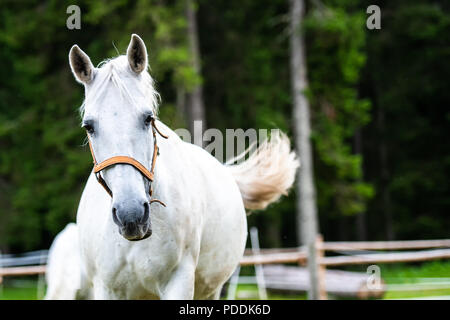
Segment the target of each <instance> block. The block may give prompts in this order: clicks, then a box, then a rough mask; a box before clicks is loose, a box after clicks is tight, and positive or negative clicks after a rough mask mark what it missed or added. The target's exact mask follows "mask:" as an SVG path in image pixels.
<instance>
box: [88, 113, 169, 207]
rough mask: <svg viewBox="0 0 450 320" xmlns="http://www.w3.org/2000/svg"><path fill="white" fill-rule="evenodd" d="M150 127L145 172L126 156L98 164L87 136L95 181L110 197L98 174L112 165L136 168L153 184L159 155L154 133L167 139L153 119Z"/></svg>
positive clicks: (143, 167)
mask: <svg viewBox="0 0 450 320" xmlns="http://www.w3.org/2000/svg"><path fill="white" fill-rule="evenodd" d="M151 126H152V133H153V156H152V167H151V169H150V170H147V168H146V167H145V166H144V165H143V164H142V163H140V162H139V161H137V160H136V159H133V158H131V157H128V156H115V157H111V158H108V159H106V160H104V161H102V162H100V163H97V160H96V159H95V154H94V149H93V148H92V144H91V140H90V139H89V136H88V141H89V149H90V150H91V154H92V159H93V162H94V174H95V177H96V178H97V181H98V182H99V183H100V184H101V185H102V187H103V188H104V189H105V190H106V192H107V193H108V194H109V195H110V196H111V197H112V191H111V189H110V188H109V187H108V185H107V183H106V181H105V179H103V177H102V176H101V174H100V172H101V171H102V170H105V169H106V168H108V167H111V166H113V165H116V164H128V165H131V166H133V167H134V168H136V169H137V170H138V171H139V172H140V173H141V174H142V175H143V176H145V177H146V178H147V179H148V180H149V181H150V182H153V179H154V171H155V164H156V158H157V157H158V155H159V148H158V145H157V143H156V133H158V134H159V135H160V136H161V137H163V138H164V139H167V138H168V136H166V135H164V134H162V133H161V131H159V130H158V128H157V127H156V124H155V119H152V121H151ZM152 193H153V190H152V186H151V185H150V190H149V194H150V197H151V196H152ZM153 202H157V203H159V204H161V205H163V206H164V207H165V206H166V205H165V203H164V202H162V201H160V200H158V199H151V200H150V204H151V203H153Z"/></svg>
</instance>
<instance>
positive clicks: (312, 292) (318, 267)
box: [307, 234, 327, 300]
mask: <svg viewBox="0 0 450 320" xmlns="http://www.w3.org/2000/svg"><path fill="white" fill-rule="evenodd" d="M311 240H312V241H310V243H308V245H307V250H308V251H307V253H308V259H307V266H308V274H309V290H308V299H309V300H326V299H327V291H326V287H325V272H326V269H325V265H323V264H322V258H323V256H324V251H323V237H322V235H320V234H318V235H317V236H316V237H315V239H311Z"/></svg>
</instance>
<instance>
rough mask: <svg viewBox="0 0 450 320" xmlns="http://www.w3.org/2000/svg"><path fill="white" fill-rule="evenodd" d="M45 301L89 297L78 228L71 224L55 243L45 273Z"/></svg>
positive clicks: (56, 238)
mask: <svg viewBox="0 0 450 320" xmlns="http://www.w3.org/2000/svg"><path fill="white" fill-rule="evenodd" d="M45 278H46V282H47V292H46V294H45V298H44V299H45V300H72V299H80V298H88V297H89V291H88V290H89V289H88V287H87V286H86V285H83V282H84V280H85V278H84V276H83V272H82V268H81V261H80V246H79V241H78V228H77V225H76V224H75V223H69V224H68V225H67V226H66V227H65V228H64V229H63V230H62V231H61V232H60V233H59V234H58V235H57V236H56V237H55V240H54V241H53V243H52V245H51V247H50V250H49V253H48V259H47V270H46V273H45Z"/></svg>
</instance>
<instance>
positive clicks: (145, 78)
mask: <svg viewBox="0 0 450 320" xmlns="http://www.w3.org/2000/svg"><path fill="white" fill-rule="evenodd" d="M132 72H133V71H132V70H131V69H130V67H129V64H128V59H127V57H126V56H125V55H122V56H119V57H116V58H113V59H106V60H104V61H102V62H100V63H99V64H98V66H97V68H96V70H95V75H94V81H93V83H92V85H91V87H90V88H89V90H86V95H85V99H84V101H83V103H82V105H81V106H80V114H81V117H83V115H84V112H85V107H86V105H87V104H95V103H97V101H98V100H99V99H100V98H101V97H102V94H103V92H105V90H106V88H107V87H108V86H109V85H110V84H112V85H114V86H115V87H116V88H117V89H118V90H119V93H120V94H121V96H122V97H123V98H124V99H126V100H128V102H129V103H131V104H132V105H134V106H135V108H136V109H137V110H140V109H142V106H140V105H138V104H137V103H136V102H135V100H134V98H133V95H132V94H131V93H130V91H129V90H128V85H127V83H126V82H125V80H124V79H125V78H130V74H131V73H132ZM137 78H138V88H139V90H140V91H141V92H142V94H143V96H144V97H145V100H146V101H148V103H149V105H150V107H151V109H152V112H153V114H154V115H155V116H156V115H157V114H158V102H159V99H160V96H159V94H158V92H157V91H156V90H155V87H154V80H153V78H152V77H151V76H150V73H149V72H148V70H144V71H142V72H141V73H140V74H139V75H138V76H137Z"/></svg>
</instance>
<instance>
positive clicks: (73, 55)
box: [69, 45, 94, 84]
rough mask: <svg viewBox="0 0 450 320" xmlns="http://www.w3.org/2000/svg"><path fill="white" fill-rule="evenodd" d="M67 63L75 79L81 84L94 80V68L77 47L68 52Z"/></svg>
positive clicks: (87, 57) (86, 56)
mask: <svg viewBox="0 0 450 320" xmlns="http://www.w3.org/2000/svg"><path fill="white" fill-rule="evenodd" d="M69 63H70V68H71V69H72V72H73V75H74V76H75V79H76V80H77V81H78V82H80V83H83V84H88V83H89V82H91V81H92V79H93V78H94V66H93V65H92V62H91V59H89V56H88V55H87V54H86V53H84V51H83V50H81V49H80V47H78V46H77V45H74V46H73V47H72V48H71V49H70V52H69Z"/></svg>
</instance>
